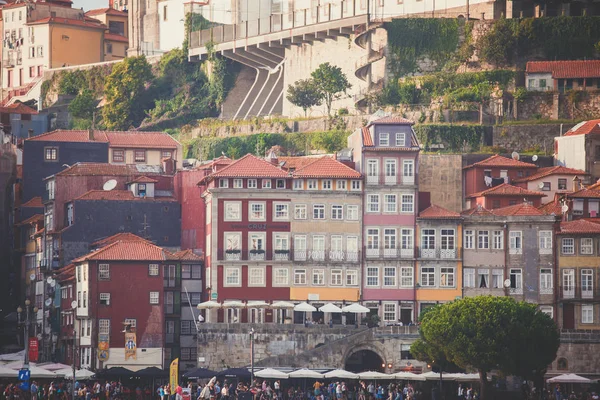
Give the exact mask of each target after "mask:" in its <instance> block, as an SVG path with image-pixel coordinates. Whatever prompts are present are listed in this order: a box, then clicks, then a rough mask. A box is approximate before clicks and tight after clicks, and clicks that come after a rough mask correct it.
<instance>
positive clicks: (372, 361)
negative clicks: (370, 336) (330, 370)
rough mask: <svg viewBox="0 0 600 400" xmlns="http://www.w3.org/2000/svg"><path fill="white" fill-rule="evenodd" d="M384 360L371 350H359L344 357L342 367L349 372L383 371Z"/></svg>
mask: <svg viewBox="0 0 600 400" xmlns="http://www.w3.org/2000/svg"><path fill="white" fill-rule="evenodd" d="M384 365H385V364H384V362H383V360H382V359H381V357H379V355H378V354H377V353H375V352H374V351H372V350H360V351H357V352H356V353H352V355H350V357H348V358H347V359H346V363H345V365H344V369H345V370H346V371H350V372H363V371H378V372H384V370H385V366H384Z"/></svg>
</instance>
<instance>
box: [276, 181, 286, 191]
mask: <svg viewBox="0 0 600 400" xmlns="http://www.w3.org/2000/svg"><path fill="white" fill-rule="evenodd" d="M275 187H276V188H277V189H285V180H283V179H277V180H276V181H275Z"/></svg>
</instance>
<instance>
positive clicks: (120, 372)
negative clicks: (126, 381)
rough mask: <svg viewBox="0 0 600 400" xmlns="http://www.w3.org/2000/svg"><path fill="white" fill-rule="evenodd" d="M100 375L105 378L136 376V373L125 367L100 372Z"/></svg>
mask: <svg viewBox="0 0 600 400" xmlns="http://www.w3.org/2000/svg"><path fill="white" fill-rule="evenodd" d="M98 375H101V376H104V377H120V376H135V372H133V371H132V370H130V369H127V368H124V367H112V368H108V369H105V370H103V371H100V372H98Z"/></svg>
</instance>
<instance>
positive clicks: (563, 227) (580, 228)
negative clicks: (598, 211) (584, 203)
mask: <svg viewBox="0 0 600 400" xmlns="http://www.w3.org/2000/svg"><path fill="white" fill-rule="evenodd" d="M558 233H559V234H577V233H597V234H600V224H598V223H594V222H590V221H587V220H585V219H578V220H575V221H568V222H561V223H560V231H559V232H558Z"/></svg>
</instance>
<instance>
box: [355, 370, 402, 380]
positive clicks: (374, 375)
mask: <svg viewBox="0 0 600 400" xmlns="http://www.w3.org/2000/svg"><path fill="white" fill-rule="evenodd" d="M358 377H359V378H360V379H394V375H388V374H384V373H382V372H377V371H366V372H360V373H359V374H358Z"/></svg>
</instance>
